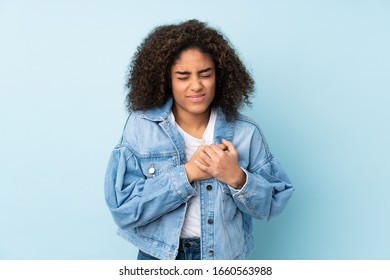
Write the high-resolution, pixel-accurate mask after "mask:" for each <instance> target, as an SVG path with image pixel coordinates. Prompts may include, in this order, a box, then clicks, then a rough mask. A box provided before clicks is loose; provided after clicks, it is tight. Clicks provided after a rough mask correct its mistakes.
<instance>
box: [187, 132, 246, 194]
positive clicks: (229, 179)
mask: <svg viewBox="0 0 390 280" xmlns="http://www.w3.org/2000/svg"><path fill="white" fill-rule="evenodd" d="M222 143H223V144H224V145H225V146H226V148H227V149H225V150H222V149H221V148H220V147H221V146H217V145H215V144H211V145H210V146H207V147H205V148H204V149H203V151H202V152H201V153H200V157H201V158H202V160H203V161H204V162H206V163H207V164H208V166H207V165H204V164H202V163H201V162H199V161H198V160H195V161H194V163H195V164H196V165H197V166H198V167H199V169H200V170H202V171H204V172H207V173H208V174H210V175H211V176H212V177H215V178H216V179H218V180H220V181H221V182H224V183H225V184H227V185H229V186H231V187H233V188H235V189H241V188H242V187H243V186H244V184H245V181H246V174H245V173H244V171H242V169H241V167H240V166H239V165H238V153H237V150H236V149H235V148H234V146H233V143H231V142H229V141H226V140H225V139H222Z"/></svg>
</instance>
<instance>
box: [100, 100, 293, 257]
mask: <svg viewBox="0 0 390 280" xmlns="http://www.w3.org/2000/svg"><path fill="white" fill-rule="evenodd" d="M171 108H172V99H171V100H169V101H168V102H167V103H166V104H165V105H164V106H162V107H160V108H155V109H152V110H148V111H136V112H133V113H132V114H131V115H130V116H129V118H128V120H127V122H126V125H125V128H124V130H123V135H122V137H121V139H120V141H119V144H118V145H117V146H116V147H115V148H114V150H113V152H112V154H111V157H110V160H109V163H108V167H107V171H106V176H105V183H104V191H105V199H106V203H107V205H108V207H109V210H110V211H111V214H112V217H113V219H114V221H115V223H116V225H117V226H118V235H119V236H121V237H123V238H124V239H126V240H128V241H129V242H131V243H132V244H134V245H135V246H136V247H138V248H139V250H141V251H143V252H144V253H146V254H148V255H151V256H153V257H156V258H158V259H165V260H169V259H171V260H174V259H176V257H177V255H178V253H179V239H180V232H181V228H182V225H183V221H184V217H185V213H186V209H187V202H188V201H189V199H191V197H193V196H195V195H200V202H201V236H200V239H201V242H200V246H201V256H200V258H201V259H209V260H210V259H211V260H212V259H246V258H248V256H249V254H250V253H251V252H252V250H253V249H254V240H253V236H252V218H255V219H260V220H269V219H271V218H273V217H274V216H277V215H278V214H280V213H281V212H282V210H283V209H284V208H285V206H286V204H287V202H288V200H289V199H290V197H291V195H292V193H293V191H294V186H293V185H292V184H291V182H290V180H289V178H288V176H287V174H286V173H285V172H284V170H283V169H282V167H281V165H280V164H279V162H278V161H277V159H276V158H275V157H274V156H273V155H272V154H271V152H270V151H269V148H268V145H267V143H266V140H265V138H264V136H263V134H262V132H261V130H260V127H259V126H258V125H257V124H256V123H255V122H253V121H252V120H250V119H249V118H247V117H245V116H243V115H239V116H238V118H236V119H235V120H234V121H230V122H228V121H227V120H226V117H225V115H224V113H223V112H222V110H218V114H217V120H216V123H215V129H214V143H215V144H219V143H221V141H222V138H224V139H226V140H228V141H231V142H232V143H233V145H234V146H235V148H236V150H237V152H238V155H239V158H238V163H239V165H240V166H241V168H242V170H243V171H244V172H245V174H246V182H245V185H244V186H243V187H242V189H240V190H236V189H233V188H231V187H229V186H228V185H226V184H225V183H223V182H220V181H218V180H217V179H215V178H211V179H207V180H202V181H199V185H200V190H199V193H197V192H196V191H195V189H194V187H193V185H192V184H190V183H189V182H188V180H187V176H186V172H185V169H184V164H185V163H186V162H187V158H186V155H185V151H184V140H183V138H182V136H181V135H180V133H179V132H178V131H177V129H176V128H175V125H174V124H172V123H171V122H170V121H169V113H170V111H171Z"/></svg>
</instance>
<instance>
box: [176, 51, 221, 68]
mask: <svg viewBox="0 0 390 280" xmlns="http://www.w3.org/2000/svg"><path fill="white" fill-rule="evenodd" d="M213 66H214V62H213V59H212V58H211V56H210V55H209V54H206V53H204V52H202V51H200V50H199V49H186V50H184V51H182V52H181V53H180V55H179V56H178V58H177V59H176V60H175V61H174V63H173V65H172V68H178V67H213Z"/></svg>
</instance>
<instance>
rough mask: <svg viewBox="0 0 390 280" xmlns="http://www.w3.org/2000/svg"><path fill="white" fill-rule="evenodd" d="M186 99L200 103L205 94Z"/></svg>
mask: <svg viewBox="0 0 390 280" xmlns="http://www.w3.org/2000/svg"><path fill="white" fill-rule="evenodd" d="M187 99H189V100H190V101H192V102H202V101H203V100H205V99H206V94H205V93H202V94H195V95H190V96H187Z"/></svg>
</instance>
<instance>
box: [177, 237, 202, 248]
mask: <svg viewBox="0 0 390 280" xmlns="http://www.w3.org/2000/svg"><path fill="white" fill-rule="evenodd" d="M190 247H198V248H200V238H181V239H180V244H179V250H181V251H184V250H185V249H188V248H190Z"/></svg>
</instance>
